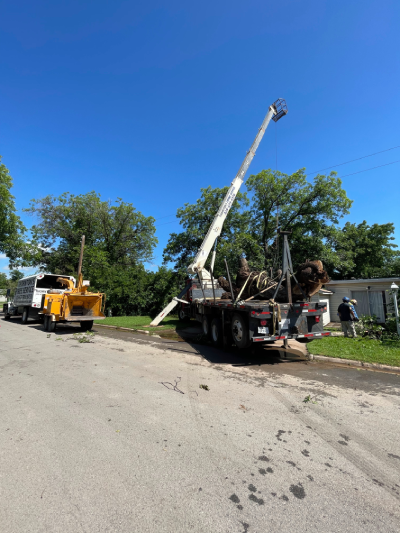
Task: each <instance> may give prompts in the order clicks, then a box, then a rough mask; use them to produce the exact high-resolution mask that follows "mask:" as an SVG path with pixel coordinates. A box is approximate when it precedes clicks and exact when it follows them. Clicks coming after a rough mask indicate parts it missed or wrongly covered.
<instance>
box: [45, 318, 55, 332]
mask: <svg viewBox="0 0 400 533" xmlns="http://www.w3.org/2000/svg"><path fill="white" fill-rule="evenodd" d="M56 324H57V322H56V321H55V320H52V319H51V316H49V318H48V319H47V331H48V332H49V333H54V332H55V330H56Z"/></svg>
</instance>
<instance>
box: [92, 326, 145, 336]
mask: <svg viewBox="0 0 400 533" xmlns="http://www.w3.org/2000/svg"><path fill="white" fill-rule="evenodd" d="M94 325H95V326H96V327H97V326H99V327H101V328H109V329H122V330H124V331H132V332H139V333H147V335H150V331H146V330H145V329H133V328H121V327H120V326H108V325H106V324H94Z"/></svg>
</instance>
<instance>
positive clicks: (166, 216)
mask: <svg viewBox="0 0 400 533" xmlns="http://www.w3.org/2000/svg"><path fill="white" fill-rule="evenodd" d="M175 215H176V213H174V214H173V215H165V216H164V217H160V218H156V222H157V220H161V219H163V218H168V217H174V216H175Z"/></svg>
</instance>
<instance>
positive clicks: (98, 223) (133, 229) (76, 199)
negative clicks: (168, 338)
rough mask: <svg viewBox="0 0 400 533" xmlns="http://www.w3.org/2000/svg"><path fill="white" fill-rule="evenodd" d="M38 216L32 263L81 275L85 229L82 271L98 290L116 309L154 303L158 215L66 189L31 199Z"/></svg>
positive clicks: (131, 311)
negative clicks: (150, 290)
mask: <svg viewBox="0 0 400 533" xmlns="http://www.w3.org/2000/svg"><path fill="white" fill-rule="evenodd" d="M26 211H27V212H28V213H29V214H31V215H33V216H35V217H36V218H37V219H38V223H37V224H35V225H34V226H33V227H32V228H31V232H32V237H33V241H34V242H35V243H36V245H37V250H38V252H37V254H36V255H35V256H34V258H33V261H32V263H31V264H32V265H34V266H38V267H39V268H40V269H41V270H44V271H47V272H51V273H54V274H65V275H76V272H77V267H78V260H79V253H80V246H81V238H82V235H85V242H86V244H85V253H84V257H83V265H82V272H83V275H84V277H85V279H89V280H90V282H91V287H92V289H93V290H98V291H100V292H105V293H106V308H108V309H112V312H113V314H114V315H137V314H143V313H145V312H146V311H147V309H148V308H149V307H150V302H149V301H148V299H147V295H146V287H147V282H148V276H149V274H148V273H147V272H146V270H145V268H144V266H143V263H145V262H148V261H151V260H152V256H153V250H154V247H155V245H156V244H157V238H156V237H155V226H154V218H153V217H146V216H144V215H143V214H142V213H140V212H139V211H137V210H136V209H135V208H134V207H133V205H132V204H130V203H126V202H123V201H122V200H121V199H118V200H117V201H116V202H115V203H112V202H105V201H102V200H101V197H100V195H99V194H97V193H95V192H89V193H87V194H82V195H78V196H75V195H73V194H69V193H64V194H62V195H61V196H59V197H58V198H55V197H54V196H46V197H45V198H42V199H39V200H32V202H31V205H30V208H29V209H27V210H26Z"/></svg>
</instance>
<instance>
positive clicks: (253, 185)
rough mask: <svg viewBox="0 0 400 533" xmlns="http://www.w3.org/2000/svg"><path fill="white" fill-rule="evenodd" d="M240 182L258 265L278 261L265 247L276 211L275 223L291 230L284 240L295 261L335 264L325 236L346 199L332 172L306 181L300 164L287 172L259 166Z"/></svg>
mask: <svg viewBox="0 0 400 533" xmlns="http://www.w3.org/2000/svg"><path fill="white" fill-rule="evenodd" d="M246 186H247V189H248V191H249V192H250V193H251V196H252V205H251V215H252V216H251V232H252V235H253V236H254V239H255V240H256V241H257V244H258V248H259V250H260V251H261V250H262V251H263V255H264V260H263V264H260V265H259V268H262V267H268V266H271V263H277V262H280V257H279V255H278V257H277V253H278V250H277V249H276V247H275V246H274V245H272V246H271V244H273V243H274V241H275V238H276V214H277V212H278V217H279V227H280V228H281V229H282V230H283V231H292V233H291V235H289V237H288V239H289V244H290V247H291V255H292V260H293V263H294V264H295V265H296V264H300V263H302V262H303V261H304V260H305V259H317V258H318V259H321V260H322V261H323V263H324V264H326V265H327V266H328V267H329V268H332V267H333V266H335V265H336V263H337V262H338V261H339V258H338V257H337V256H336V255H335V253H334V251H333V250H332V247H331V246H330V244H329V237H330V235H331V231H332V228H333V227H335V225H336V224H338V222H339V220H340V219H341V218H342V217H344V216H345V215H347V214H348V213H349V212H350V207H351V204H352V201H351V200H349V198H347V195H346V192H345V191H344V190H343V188H342V182H341V180H340V179H339V178H337V176H336V172H331V173H330V174H329V176H324V175H317V176H316V177H315V178H314V179H313V180H312V182H309V181H307V176H306V174H305V170H304V169H300V170H298V171H297V172H295V173H294V174H291V175H288V174H283V173H282V172H278V171H272V170H263V171H262V172H260V173H259V174H257V175H252V176H250V177H249V179H248V180H247V183H246ZM259 253H260V252H258V255H259Z"/></svg>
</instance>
